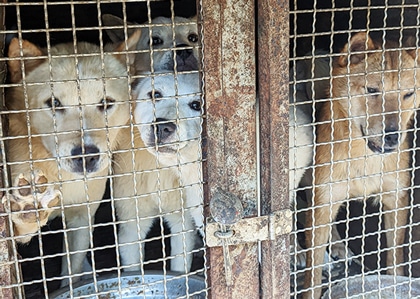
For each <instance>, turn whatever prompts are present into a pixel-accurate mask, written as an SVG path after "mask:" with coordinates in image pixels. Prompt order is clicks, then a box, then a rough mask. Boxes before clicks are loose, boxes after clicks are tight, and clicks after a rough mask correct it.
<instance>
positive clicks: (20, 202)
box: [2, 170, 61, 243]
mask: <svg viewBox="0 0 420 299" xmlns="http://www.w3.org/2000/svg"><path fill="white" fill-rule="evenodd" d="M31 181H32V179H31V175H30V174H19V175H18V176H17V177H16V179H15V182H14V184H13V186H14V187H19V188H17V189H14V190H13V191H12V194H6V195H5V196H3V199H2V204H3V205H4V207H5V209H6V211H7V212H8V213H10V217H11V218H12V221H13V224H14V227H13V229H14V234H15V236H19V237H18V238H16V241H17V242H19V243H27V242H29V241H30V240H31V238H32V236H28V234H33V233H35V232H37V231H39V230H40V228H41V227H42V226H44V225H45V224H46V223H47V221H48V217H49V216H50V214H51V213H52V212H53V211H54V209H51V208H52V207H55V206H58V204H59V202H60V200H61V192H60V191H58V190H55V189H54V187H52V186H45V185H44V186H41V184H46V183H48V181H47V178H46V177H45V176H44V174H43V173H42V172H41V171H39V170H38V171H35V174H34V181H35V182H34V185H35V190H33V189H32V188H31V183H30V182H31ZM34 191H35V192H34Z"/></svg>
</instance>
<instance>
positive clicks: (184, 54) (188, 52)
mask: <svg viewBox="0 0 420 299" xmlns="http://www.w3.org/2000/svg"><path fill="white" fill-rule="evenodd" d="M176 46H177V47H178V48H183V47H189V46H188V45H187V44H179V45H176ZM192 52H193V51H192V49H182V50H177V51H176V55H177V56H179V57H181V58H182V59H187V58H188V57H189V56H190V55H191V54H192Z"/></svg>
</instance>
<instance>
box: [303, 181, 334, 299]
mask: <svg viewBox="0 0 420 299" xmlns="http://www.w3.org/2000/svg"><path fill="white" fill-rule="evenodd" d="M329 191H330V190H329V187H327V188H326V189H325V188H324V189H323V190H317V191H316V192H315V205H314V209H313V210H308V212H307V213H306V221H307V222H306V226H307V228H309V230H307V231H306V232H305V237H306V248H308V249H309V251H308V252H307V253H306V268H307V270H306V272H305V284H304V288H305V289H308V290H307V291H306V293H304V295H303V298H305V299H309V298H320V297H321V292H322V288H321V287H320V284H321V281H322V267H323V263H324V256H325V252H326V249H327V244H328V240H329V236H330V234H331V230H332V224H331V221H333V220H334V219H335V217H336V216H337V213H338V209H339V208H340V205H339V204H334V203H333V204H332V205H328V201H327V202H325V200H322V199H320V198H319V196H321V195H322V194H328V192H329ZM334 195H336V194H335V193H334V192H333V195H332V197H331V198H334V199H335V198H336V197H335V196H334ZM311 287H313V288H312V289H309V288H311Z"/></svg>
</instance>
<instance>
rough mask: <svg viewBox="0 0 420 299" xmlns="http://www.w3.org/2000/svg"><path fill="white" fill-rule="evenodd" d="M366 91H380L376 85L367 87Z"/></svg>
mask: <svg viewBox="0 0 420 299" xmlns="http://www.w3.org/2000/svg"><path fill="white" fill-rule="evenodd" d="M366 91H367V92H368V93H378V92H379V89H377V88H375V87H366Z"/></svg>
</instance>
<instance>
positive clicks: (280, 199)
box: [258, 0, 290, 299]
mask: <svg viewBox="0 0 420 299" xmlns="http://www.w3.org/2000/svg"><path fill="white" fill-rule="evenodd" d="M258 57H259V59H258V74H259V78H258V83H259V85H258V90H259V94H258V97H259V101H260V136H261V209H262V214H263V215H269V214H271V213H273V212H275V211H279V210H282V209H288V208H289V188H288V183H287V182H288V181H289V179H288V169H289V161H288V157H289V154H288V152H289V138H288V125H289V109H288V103H289V101H288V98H289V97H288V94H289V83H288V82H289V2H288V1H285V0H277V1H276V0H259V1H258ZM289 263H290V261H289V236H287V235H285V236H282V237H279V238H277V239H276V240H274V241H271V242H270V241H266V242H262V246H261V298H276V299H277V298H290V295H289V292H290V286H289V284H290V275H289V269H290V267H289Z"/></svg>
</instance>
